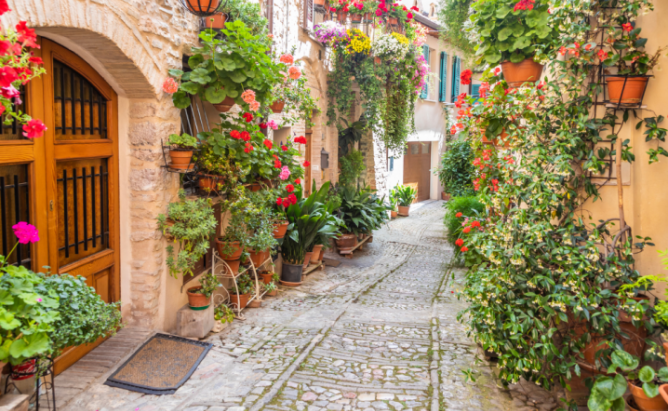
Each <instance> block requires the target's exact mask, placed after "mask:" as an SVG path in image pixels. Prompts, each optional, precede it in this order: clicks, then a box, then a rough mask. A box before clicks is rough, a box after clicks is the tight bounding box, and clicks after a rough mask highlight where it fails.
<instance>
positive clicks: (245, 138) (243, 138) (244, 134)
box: [241, 131, 250, 141]
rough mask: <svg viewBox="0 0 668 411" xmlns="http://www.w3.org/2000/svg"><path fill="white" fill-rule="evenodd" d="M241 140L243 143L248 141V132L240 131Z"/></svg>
mask: <svg viewBox="0 0 668 411" xmlns="http://www.w3.org/2000/svg"><path fill="white" fill-rule="evenodd" d="M241 139H242V140H243V141H250V133H248V131H242V132H241Z"/></svg>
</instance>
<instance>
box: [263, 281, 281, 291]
mask: <svg viewBox="0 0 668 411" xmlns="http://www.w3.org/2000/svg"><path fill="white" fill-rule="evenodd" d="M277 289H278V287H277V286H276V283H274V282H271V283H269V284H265V285H264V290H265V291H266V292H268V293H271V292H273V291H276V290H277Z"/></svg>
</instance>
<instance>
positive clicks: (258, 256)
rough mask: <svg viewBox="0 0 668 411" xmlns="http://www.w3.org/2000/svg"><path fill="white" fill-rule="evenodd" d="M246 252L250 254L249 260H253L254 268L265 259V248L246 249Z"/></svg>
mask: <svg viewBox="0 0 668 411" xmlns="http://www.w3.org/2000/svg"><path fill="white" fill-rule="evenodd" d="M248 253H249V254H250V260H251V261H252V262H253V265H254V266H255V268H258V267H259V266H260V264H262V263H263V262H264V260H265V258H264V256H265V250H260V251H257V250H248Z"/></svg>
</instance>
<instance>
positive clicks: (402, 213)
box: [399, 206, 411, 217]
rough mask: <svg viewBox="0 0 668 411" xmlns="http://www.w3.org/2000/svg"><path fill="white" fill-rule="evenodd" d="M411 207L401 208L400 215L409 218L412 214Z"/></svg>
mask: <svg viewBox="0 0 668 411" xmlns="http://www.w3.org/2000/svg"><path fill="white" fill-rule="evenodd" d="M410 210H411V206H399V215H400V216H404V217H408V214H409V213H410Z"/></svg>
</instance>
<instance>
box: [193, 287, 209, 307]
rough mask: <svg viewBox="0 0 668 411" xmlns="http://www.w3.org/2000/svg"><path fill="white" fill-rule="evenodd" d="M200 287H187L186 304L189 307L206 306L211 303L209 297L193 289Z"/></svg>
mask: <svg viewBox="0 0 668 411" xmlns="http://www.w3.org/2000/svg"><path fill="white" fill-rule="evenodd" d="M200 289H202V287H192V288H188V292H187V293H188V304H189V305H190V306H191V307H206V306H207V305H209V304H211V297H210V296H209V297H205V296H204V294H199V293H196V292H194V291H197V290H200Z"/></svg>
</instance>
